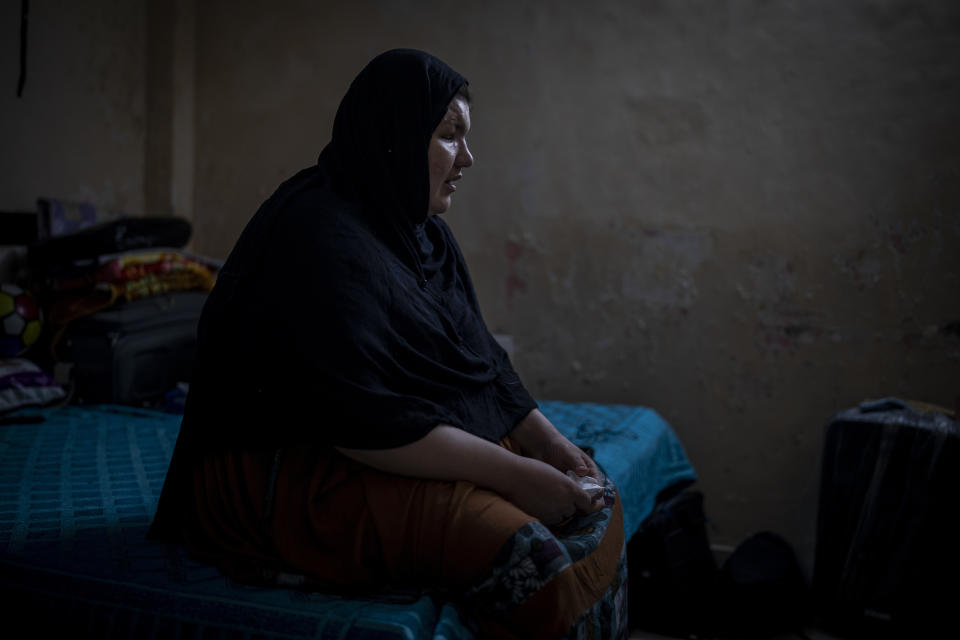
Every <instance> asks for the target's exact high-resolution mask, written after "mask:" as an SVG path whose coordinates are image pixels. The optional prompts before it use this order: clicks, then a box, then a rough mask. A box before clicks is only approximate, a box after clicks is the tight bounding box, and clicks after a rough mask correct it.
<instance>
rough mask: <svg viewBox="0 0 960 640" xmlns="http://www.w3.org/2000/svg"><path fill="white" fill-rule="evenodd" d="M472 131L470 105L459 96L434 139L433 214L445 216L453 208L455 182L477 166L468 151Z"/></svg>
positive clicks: (431, 160)
mask: <svg viewBox="0 0 960 640" xmlns="http://www.w3.org/2000/svg"><path fill="white" fill-rule="evenodd" d="M468 131H470V105H469V104H468V103H467V101H466V100H464V99H463V98H462V97H460V96H455V97H454V98H453V100H451V101H450V105H449V106H448V107H447V114H446V115H445V116H444V117H443V120H441V121H440V124H438V125H437V128H436V129H435V130H434V132H433V136H431V137H430V147H429V149H428V150H427V163H428V164H429V166H430V210H429V213H430V214H431V215H432V214H437V213H443V212H445V211H446V210H447V209H449V208H450V199H451V198H452V197H453V192H454V191H456V190H457V187H456V185H455V184H454V182H456V181H457V180H459V179H460V178H462V177H463V171H462V170H463V168H464V167H469V166H470V165H472V164H473V156H472V155H471V154H470V150H469V149H468V148H467V132H468Z"/></svg>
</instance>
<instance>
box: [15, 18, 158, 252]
mask: <svg viewBox="0 0 960 640" xmlns="http://www.w3.org/2000/svg"><path fill="white" fill-rule="evenodd" d="M144 6H145V3H144V2H143V1H142V0H141V1H139V2H128V1H125V0H95V1H88V2H73V1H70V0H41V1H39V2H38V1H34V2H31V3H30V14H29V18H30V19H29V30H28V34H27V44H28V50H27V76H26V84H25V85H24V89H23V95H22V96H21V97H19V98H18V97H17V80H18V77H19V73H20V3H19V2H13V1H9V0H8V1H6V2H3V3H0V34H2V35H0V43H2V44H0V47H2V49H0V51H2V54H0V209H3V210H6V211H33V210H35V208H36V201H37V198H39V197H51V198H61V199H66V200H78V201H87V202H92V203H94V204H98V205H99V206H102V207H106V208H110V209H116V210H121V211H128V212H130V213H133V214H140V213H143V210H144V171H145V163H146V154H145V152H146V147H145V145H146V110H145V104H146V86H145V82H144V71H145V55H146V51H145V48H144V40H145V35H146V31H145V29H146V15H145V10H144ZM0 244H3V241H2V239H0Z"/></svg>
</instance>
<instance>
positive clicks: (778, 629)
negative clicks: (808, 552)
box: [717, 531, 812, 639]
mask: <svg viewBox="0 0 960 640" xmlns="http://www.w3.org/2000/svg"><path fill="white" fill-rule="evenodd" d="M718 587H719V588H718V589H717V597H718V601H717V604H718V605H719V609H718V617H717V629H718V631H719V632H720V633H721V635H723V636H725V637H728V638H742V639H759V638H772V637H775V636H777V635H778V634H785V633H787V632H791V631H794V632H796V631H801V632H802V630H803V629H804V627H806V626H807V624H808V623H809V622H810V621H811V617H812V616H811V608H810V597H809V588H808V586H807V582H806V580H805V579H804V577H803V572H802V570H801V569H800V564H799V562H798V561H797V556H796V554H795V553H794V551H793V548H792V547H791V546H790V544H789V543H787V541H786V540H784V539H783V538H782V537H780V536H779V535H777V534H775V533H771V532H769V531H764V532H761V533H757V534H755V535H753V536H751V537H749V538H747V539H746V540H744V541H743V542H742V543H740V544H739V545H738V546H737V548H736V549H735V550H734V551H733V553H732V554H731V555H730V557H729V558H727V560H726V562H724V563H723V567H722V568H721V569H720V580H719V585H718Z"/></svg>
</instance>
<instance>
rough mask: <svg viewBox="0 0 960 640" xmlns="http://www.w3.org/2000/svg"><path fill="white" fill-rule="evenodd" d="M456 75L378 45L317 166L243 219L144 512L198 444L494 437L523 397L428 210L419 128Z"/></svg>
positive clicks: (443, 104)
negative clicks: (446, 430) (447, 433)
mask: <svg viewBox="0 0 960 640" xmlns="http://www.w3.org/2000/svg"><path fill="white" fill-rule="evenodd" d="M465 83H466V80H465V79H464V78H463V77H462V76H461V75H460V74H458V73H457V72H455V71H454V70H453V69H451V68H450V67H448V66H447V65H446V64H444V63H443V62H441V61H440V60H438V59H436V58H434V57H432V56H430V55H428V54H426V53H423V52H420V51H413V50H393V51H388V52H386V53H384V54H381V55H380V56H378V57H377V58H375V59H374V60H373V61H372V62H370V63H369V64H368V65H367V67H366V68H364V70H363V71H362V72H361V73H360V74H359V75H358V76H357V78H356V79H355V80H354V81H353V83H352V84H351V86H350V88H349V90H348V91H347V94H346V96H345V97H344V98H343V101H342V102H341V104H340V108H339V109H338V111H337V116H336V119H335V121H334V127H333V135H332V138H331V141H330V143H329V144H328V145H327V147H326V148H325V149H324V150H323V152H322V153H321V154H320V158H319V161H318V163H317V165H316V166H314V167H311V168H309V169H305V170H303V171H301V172H300V173H298V174H297V175H296V176H294V177H293V178H291V179H290V180H288V181H287V182H285V183H284V184H283V185H281V186H280V188H279V189H278V190H277V191H276V192H275V193H274V194H273V196H272V197H271V198H270V199H269V200H267V201H266V202H265V203H264V204H263V205H262V206H261V208H260V210H259V211H258V212H257V213H256V215H255V216H254V217H253V218H252V219H251V221H250V222H249V223H248V225H247V227H246V228H245V229H244V231H243V233H242V234H241V237H240V239H239V240H238V242H237V244H236V246H235V247H234V249H233V251H232V252H231V254H230V256H229V258H228V259H227V262H226V264H225V265H224V267H223V269H222V270H221V272H220V274H219V275H218V280H217V284H216V286H215V287H214V289H213V291H212V292H211V294H210V297H209V300H208V301H207V304H206V306H205V307H204V311H203V315H202V317H201V320H200V326H199V329H198V362H197V366H196V368H195V373H194V377H193V379H192V381H191V386H190V392H189V395H188V398H187V405H186V410H185V414H184V419H183V424H182V427H181V432H180V437H179V439H178V442H177V449H176V452H175V455H174V461H173V462H172V463H171V468H170V472H169V473H168V477H167V486H165V488H164V496H163V498H162V499H161V504H160V509H159V511H158V520H160V519H161V515H162V514H163V512H164V511H165V510H166V511H170V510H171V509H166V508H165V503H166V504H168V505H172V503H174V502H177V500H176V499H175V498H173V496H174V494H175V493H176V490H175V489H173V488H171V487H172V486H174V485H175V484H176V483H177V481H178V480H177V477H178V476H181V477H180V481H183V472H182V471H180V470H181V469H184V468H187V467H189V459H190V458H191V457H192V456H195V455H196V454H198V453H200V452H203V451H216V450H226V449H244V450H269V449H273V448H279V447H284V446H295V445H297V444H302V443H308V442H309V443H326V444H330V445H335V446H344V447H350V448H390V447H396V446H400V445H403V444H407V443H410V442H413V441H415V440H418V439H419V438H421V437H423V436H424V435H426V434H427V433H428V432H429V431H430V430H431V429H433V428H434V427H435V426H437V425H438V424H448V425H452V426H455V427H459V428H461V429H464V430H465V431H468V432H470V433H473V434H475V435H477V436H480V437H482V438H485V439H487V440H490V441H494V442H496V441H498V440H499V439H500V438H502V437H503V436H504V435H506V434H507V433H508V432H509V431H510V430H511V429H512V428H513V427H514V426H515V425H516V424H517V422H519V421H520V420H521V419H522V418H523V417H524V416H526V415H527V413H529V412H530V411H531V410H532V409H533V408H535V407H536V403H535V402H534V400H533V398H532V397H531V396H530V395H529V394H528V393H527V391H526V390H525V389H524V387H523V385H522V384H521V382H520V380H519V378H518V377H517V375H516V373H515V372H514V370H513V367H512V366H511V364H510V361H509V358H508V357H507V354H506V353H505V352H504V350H503V349H502V348H501V347H500V346H499V345H498V344H497V342H496V341H495V340H494V339H493V337H492V336H491V334H490V332H489V331H488V329H487V327H486V325H485V323H484V321H483V318H482V316H481V314H480V308H479V305H478V303H477V298H476V295H475V293H474V289H473V285H472V283H471V280H470V276H469V273H468V272H467V267H466V264H465V262H464V259H463V256H462V255H461V253H460V249H459V247H458V245H457V243H456V241H455V239H454V237H453V235H452V233H451V231H450V229H449V227H447V225H446V224H445V223H444V222H443V221H442V220H441V219H440V218H439V217H437V216H428V215H427V213H428V212H427V209H428V203H429V169H428V163H427V149H428V145H429V142H430V138H431V136H432V133H433V131H434V129H435V128H436V127H437V125H438V124H439V123H440V121H441V120H442V118H443V116H444V115H445V114H446V110H447V106H448V104H449V103H450V101H451V99H452V98H453V97H454V96H455V95H456V93H457V92H458V90H459V89H460V87H461V86H462V85H464V84H465ZM181 506H182V505H181ZM155 528H156V525H155ZM161 528H162V527H161Z"/></svg>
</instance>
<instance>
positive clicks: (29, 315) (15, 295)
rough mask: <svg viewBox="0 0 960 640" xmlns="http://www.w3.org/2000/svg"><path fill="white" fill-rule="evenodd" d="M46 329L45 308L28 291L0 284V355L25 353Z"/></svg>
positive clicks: (14, 355) (11, 285) (6, 356)
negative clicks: (43, 309) (44, 327)
mask: <svg viewBox="0 0 960 640" xmlns="http://www.w3.org/2000/svg"><path fill="white" fill-rule="evenodd" d="M42 331H43V311H41V309H40V307H39V306H38V305H37V301H36V300H35V299H34V297H33V295H32V294H31V293H30V292H29V291H24V290H23V289H21V288H20V287H19V286H17V285H15V284H10V283H3V284H0V357H2V358H13V357H16V356H19V355H21V354H23V353H26V352H27V351H28V350H29V349H30V347H32V346H33V345H34V344H35V343H36V342H37V340H39V339H40V334H41V332H42Z"/></svg>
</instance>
